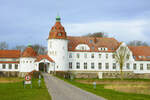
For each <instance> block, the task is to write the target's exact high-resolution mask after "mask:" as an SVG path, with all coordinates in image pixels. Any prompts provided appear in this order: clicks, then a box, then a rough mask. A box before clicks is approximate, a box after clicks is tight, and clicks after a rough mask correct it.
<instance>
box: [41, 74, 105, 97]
mask: <svg viewBox="0 0 150 100" xmlns="http://www.w3.org/2000/svg"><path fill="white" fill-rule="evenodd" d="M43 76H44V80H45V83H46V86H47V88H48V92H49V93H50V95H51V97H52V100H105V99H104V98H102V97H99V96H96V95H94V94H92V93H89V92H87V91H84V90H81V89H80V88H78V87H75V86H73V85H71V84H69V83H66V82H64V81H63V80H60V79H58V78H56V77H54V76H52V75H50V74H47V73H43Z"/></svg>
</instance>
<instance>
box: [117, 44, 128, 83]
mask: <svg viewBox="0 0 150 100" xmlns="http://www.w3.org/2000/svg"><path fill="white" fill-rule="evenodd" d="M114 56H115V60H116V62H117V63H118V64H119V67H120V74H121V80H123V71H122V70H123V66H124V65H125V63H126V62H127V61H128V60H129V58H130V51H129V49H128V47H127V46H125V45H122V46H120V48H119V49H118V50H116V52H115V53H114Z"/></svg>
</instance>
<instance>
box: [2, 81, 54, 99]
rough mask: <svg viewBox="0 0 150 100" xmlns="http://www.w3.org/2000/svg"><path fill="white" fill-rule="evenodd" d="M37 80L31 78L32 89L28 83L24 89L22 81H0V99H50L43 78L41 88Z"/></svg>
mask: <svg viewBox="0 0 150 100" xmlns="http://www.w3.org/2000/svg"><path fill="white" fill-rule="evenodd" d="M37 82H38V80H37V79H33V87H32V89H31V88H30V85H28V86H26V88H25V89H24V87H23V82H14V83H0V100H51V97H50V95H49V93H48V90H47V88H46V86H45V83H44V80H43V79H42V82H41V88H39V87H38V83H37Z"/></svg>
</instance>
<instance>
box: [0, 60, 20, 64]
mask: <svg viewBox="0 0 150 100" xmlns="http://www.w3.org/2000/svg"><path fill="white" fill-rule="evenodd" d="M0 63H15V64H19V61H0Z"/></svg>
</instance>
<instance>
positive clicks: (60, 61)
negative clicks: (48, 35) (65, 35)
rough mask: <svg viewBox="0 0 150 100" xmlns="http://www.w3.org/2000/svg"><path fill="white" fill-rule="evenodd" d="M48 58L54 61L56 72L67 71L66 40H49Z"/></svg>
mask: <svg viewBox="0 0 150 100" xmlns="http://www.w3.org/2000/svg"><path fill="white" fill-rule="evenodd" d="M48 56H49V57H51V58H52V59H53V60H54V61H55V70H56V71H66V70H68V40H65V39H49V40H48Z"/></svg>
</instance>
